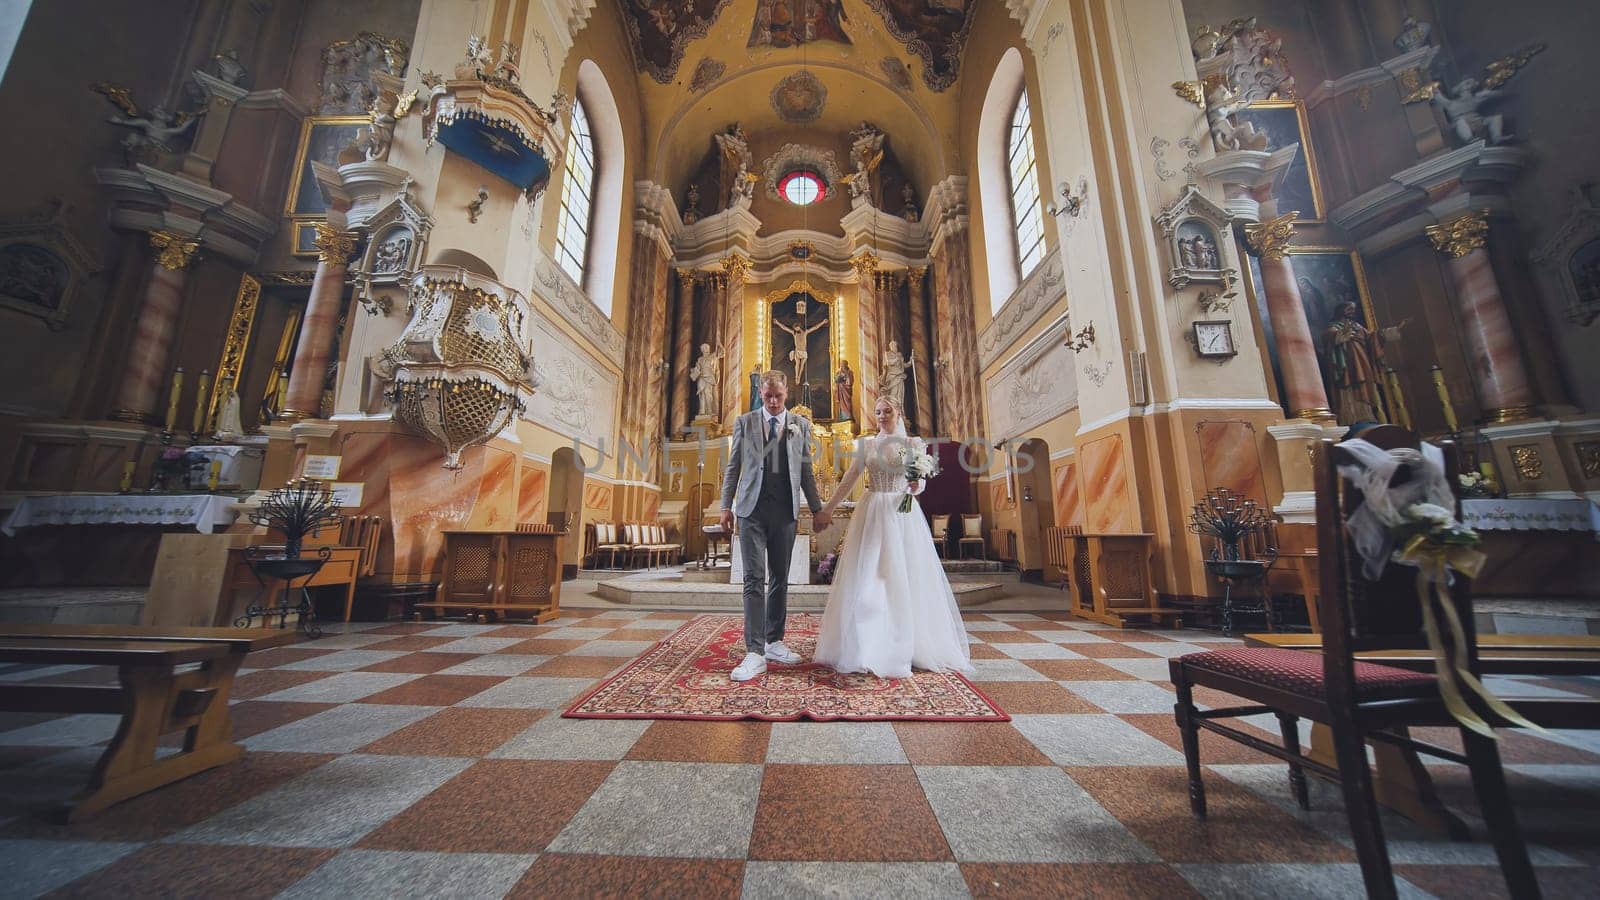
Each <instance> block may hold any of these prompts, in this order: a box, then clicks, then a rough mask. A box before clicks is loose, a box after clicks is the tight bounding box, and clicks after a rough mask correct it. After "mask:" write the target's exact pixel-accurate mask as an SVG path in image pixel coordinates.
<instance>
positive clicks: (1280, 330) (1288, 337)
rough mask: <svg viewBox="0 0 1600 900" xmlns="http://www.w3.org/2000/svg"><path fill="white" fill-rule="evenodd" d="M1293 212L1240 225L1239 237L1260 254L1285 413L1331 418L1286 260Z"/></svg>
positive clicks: (1313, 418)
mask: <svg viewBox="0 0 1600 900" xmlns="http://www.w3.org/2000/svg"><path fill="white" fill-rule="evenodd" d="M1296 215H1297V213H1293V212H1289V213H1285V214H1283V215H1281V216H1278V217H1277V218H1274V219H1268V220H1266V221H1265V222H1260V223H1257V224H1252V225H1246V226H1245V240H1246V241H1247V242H1248V243H1249V244H1250V249H1251V250H1252V251H1254V252H1255V253H1256V254H1257V255H1258V256H1259V257H1260V265H1261V283H1262V285H1263V287H1264V288H1265V290H1266V293H1267V315H1268V317H1269V318H1271V320H1272V331H1273V334H1274V335H1275V337H1276V340H1277V347H1278V368H1279V369H1280V370H1281V371H1282V373H1283V389H1284V393H1285V394H1286V395H1287V396H1285V397H1284V403H1285V405H1286V406H1287V407H1288V408H1289V418H1291V419H1309V420H1311V421H1313V422H1327V423H1332V422H1333V420H1334V416H1333V411H1332V410H1331V409H1329V408H1328V391H1327V388H1326V387H1325V386H1324V385H1323V383H1322V368H1321V366H1320V364H1319V363H1318V362H1317V348H1316V344H1315V343H1314V342H1313V341H1312V339H1311V326H1310V325H1309V324H1307V322H1306V308H1305V305H1304V304H1303V303H1301V300H1300V285H1299V283H1297V282H1296V281H1295V277H1294V266H1293V265H1292V264H1291V263H1290V262H1289V244H1290V242H1291V241H1293V240H1294V225H1293V224H1292V223H1293V222H1294V219H1295V216H1296Z"/></svg>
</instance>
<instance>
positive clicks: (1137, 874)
mask: <svg viewBox="0 0 1600 900" xmlns="http://www.w3.org/2000/svg"><path fill="white" fill-rule="evenodd" d="M961 874H962V875H964V876H966V879H967V888H968V889H970V890H971V891H972V896H973V897H975V898H979V900H990V898H1001V897H1006V898H1009V897H1017V898H1034V897H1094V898H1096V900H1142V898H1152V900H1154V898H1160V900H1186V898H1189V897H1194V898H1199V897H1200V896H1201V894H1200V892H1199V891H1196V890H1195V889H1194V888H1193V887H1191V886H1190V885H1189V882H1187V881H1185V880H1183V876H1182V875H1179V874H1178V873H1177V871H1176V870H1175V869H1173V868H1172V867H1171V866H1163V865H1158V864H1153V863H1144V864H1135V863H1116V864H1113V863H1080V864H1074V865H1069V864H1065V863H963V864H962V865H961Z"/></svg>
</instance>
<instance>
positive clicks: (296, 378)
mask: <svg viewBox="0 0 1600 900" xmlns="http://www.w3.org/2000/svg"><path fill="white" fill-rule="evenodd" d="M316 227H317V238H316V245H317V271H316V274H315V275H313V276H312V279H311V297H310V299H308V300H307V301H306V314H305V316H304V317H303V318H302V319H301V320H300V337H299V340H298V341H297V343H296V344H295V350H294V368H292V369H290V371H289V390H288V396H287V397H286V398H285V400H284V409H283V411H282V412H281V413H279V415H278V421H279V423H280V424H286V423H289V422H297V421H300V420H302V419H316V418H320V417H321V410H322V388H323V385H324V384H326V383H327V380H328V364H329V362H330V361H331V360H332V359H333V354H334V350H335V348H334V346H333V336H334V334H335V333H337V331H338V328H339V311H340V308H341V306H343V301H344V276H345V270H346V269H347V268H348V267H349V264H350V253H351V251H352V250H354V249H355V235H354V234H353V233H351V232H348V231H341V230H340V229H338V228H335V227H333V226H332V225H328V224H327V223H324V222H318V223H317V226H316Z"/></svg>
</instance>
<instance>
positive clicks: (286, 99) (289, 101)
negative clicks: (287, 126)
mask: <svg viewBox="0 0 1600 900" xmlns="http://www.w3.org/2000/svg"><path fill="white" fill-rule="evenodd" d="M234 106H235V107H237V108H239V109H277V110H282V111H283V112H285V113H287V114H288V115H290V116H293V117H294V118H296V119H304V118H305V117H306V116H309V115H311V108H310V107H308V106H306V105H305V104H304V103H301V102H300V101H299V100H298V99H296V98H295V96H294V95H293V94H291V93H289V92H288V91H286V90H284V89H283V88H273V89H271V90H268V91H251V92H250V93H248V94H245V95H244V98H243V99H242V100H240V101H239V102H238V103H235V104H234Z"/></svg>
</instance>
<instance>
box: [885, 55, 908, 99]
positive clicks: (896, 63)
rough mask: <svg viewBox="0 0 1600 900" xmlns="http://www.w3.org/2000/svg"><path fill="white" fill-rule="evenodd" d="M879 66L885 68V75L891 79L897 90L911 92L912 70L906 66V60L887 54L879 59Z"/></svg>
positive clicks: (890, 81)
mask: <svg viewBox="0 0 1600 900" xmlns="http://www.w3.org/2000/svg"><path fill="white" fill-rule="evenodd" d="M878 68H880V69H882V70H883V77H885V78H887V79H889V83H890V84H892V85H894V87H895V90H897V91H901V92H904V93H910V92H911V70H910V69H908V68H906V64H905V62H904V61H902V60H901V59H900V57H898V56H885V57H884V58H883V59H881V60H879V61H878Z"/></svg>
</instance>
